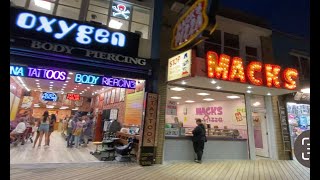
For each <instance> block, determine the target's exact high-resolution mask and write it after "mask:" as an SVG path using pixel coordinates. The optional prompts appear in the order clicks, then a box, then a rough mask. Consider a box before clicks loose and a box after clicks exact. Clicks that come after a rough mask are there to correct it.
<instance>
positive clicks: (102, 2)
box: [90, 0, 110, 8]
mask: <svg viewBox="0 0 320 180" xmlns="http://www.w3.org/2000/svg"><path fill="white" fill-rule="evenodd" d="M90 4H92V5H96V6H100V7H104V8H109V6H110V5H109V4H110V1H109V0H90Z"/></svg>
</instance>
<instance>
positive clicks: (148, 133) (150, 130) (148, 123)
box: [142, 93, 158, 147]
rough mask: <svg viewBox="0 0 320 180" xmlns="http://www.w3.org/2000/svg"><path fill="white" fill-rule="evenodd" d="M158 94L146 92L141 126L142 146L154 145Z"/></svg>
mask: <svg viewBox="0 0 320 180" xmlns="http://www.w3.org/2000/svg"><path fill="white" fill-rule="evenodd" d="M157 109H158V95H157V94H153V93H148V94H147V102H146V113H145V119H144V126H143V127H144V128H143V137H142V138H143V139H142V140H143V141H142V146H143V147H153V146H154V145H155V133H156V124H157V112H158V110H157Z"/></svg>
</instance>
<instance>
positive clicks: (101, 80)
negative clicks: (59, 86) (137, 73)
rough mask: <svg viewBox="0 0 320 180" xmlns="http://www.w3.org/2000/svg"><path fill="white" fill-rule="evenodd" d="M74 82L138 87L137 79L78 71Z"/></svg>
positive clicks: (130, 87)
mask: <svg viewBox="0 0 320 180" xmlns="http://www.w3.org/2000/svg"><path fill="white" fill-rule="evenodd" d="M74 82H75V83H82V84H91V85H99V86H108V87H118V88H125V89H135V88H136V80H130V79H124V78H113V77H105V76H97V75H91V74H80V73H76V74H75V76H74Z"/></svg>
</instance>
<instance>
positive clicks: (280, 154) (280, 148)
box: [272, 96, 290, 160]
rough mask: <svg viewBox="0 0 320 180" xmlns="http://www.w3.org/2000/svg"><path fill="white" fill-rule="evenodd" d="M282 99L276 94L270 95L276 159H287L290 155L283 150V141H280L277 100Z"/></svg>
mask: <svg viewBox="0 0 320 180" xmlns="http://www.w3.org/2000/svg"><path fill="white" fill-rule="evenodd" d="M279 100H280V101H282V99H281V98H279V97H278V96H274V97H272V111H273V120H274V132H275V139H276V142H275V146H274V147H275V148H276V149H275V150H276V151H277V154H278V157H276V159H279V160H289V159H290V156H289V153H288V152H285V151H284V146H283V141H282V133H281V124H280V123H281V122H280V117H279V108H278V101H279Z"/></svg>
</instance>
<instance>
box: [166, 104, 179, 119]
mask: <svg viewBox="0 0 320 180" xmlns="http://www.w3.org/2000/svg"><path fill="white" fill-rule="evenodd" d="M167 115H174V116H176V115H177V102H176V101H168V103H167Z"/></svg>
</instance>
